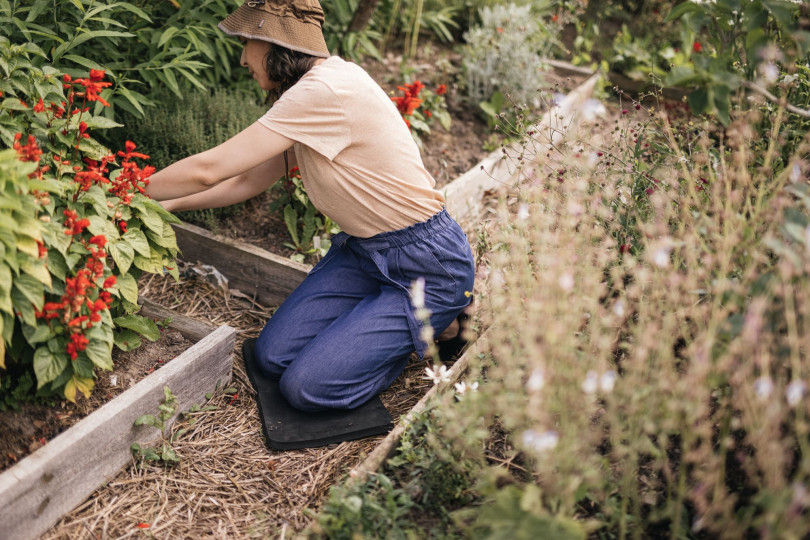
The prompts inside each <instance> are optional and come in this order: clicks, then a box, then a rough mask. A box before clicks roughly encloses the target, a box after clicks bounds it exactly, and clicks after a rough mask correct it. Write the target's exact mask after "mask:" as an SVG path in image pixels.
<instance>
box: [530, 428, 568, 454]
mask: <svg viewBox="0 0 810 540" xmlns="http://www.w3.org/2000/svg"><path fill="white" fill-rule="evenodd" d="M559 442H560V435H559V434H558V433H557V432H556V431H554V430H551V429H550V430H548V431H546V432H544V433H537V432H536V431H535V430H533V429H527V430H526V431H524V432H523V446H525V447H526V448H529V449H531V450H534V451H535V452H538V453H542V452H547V451H548V450H551V449H552V448H554V447H555V446H557V443H559Z"/></svg>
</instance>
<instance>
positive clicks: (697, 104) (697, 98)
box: [688, 88, 709, 115]
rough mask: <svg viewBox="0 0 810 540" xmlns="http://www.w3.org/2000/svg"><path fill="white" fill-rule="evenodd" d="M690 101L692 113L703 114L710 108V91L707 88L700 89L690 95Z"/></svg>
mask: <svg viewBox="0 0 810 540" xmlns="http://www.w3.org/2000/svg"><path fill="white" fill-rule="evenodd" d="M688 101H689V108H690V109H692V113H694V114H697V115H699V114H703V113H704V112H706V108H707V107H708V106H709V91H708V90H706V89H705V88H698V89H697V90H694V91H692V93H690V94H689V97H688Z"/></svg>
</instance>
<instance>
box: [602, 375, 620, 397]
mask: <svg viewBox="0 0 810 540" xmlns="http://www.w3.org/2000/svg"><path fill="white" fill-rule="evenodd" d="M617 377H618V375H617V374H616V372H615V371H613V370H612V369H609V370H608V371H606V372H604V373H602V376H601V377H600V378H599V388H601V389H602V392H605V393H606V394H609V393H610V392H612V391H613V387H614V386H616V379H617Z"/></svg>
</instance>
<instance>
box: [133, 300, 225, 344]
mask: <svg viewBox="0 0 810 540" xmlns="http://www.w3.org/2000/svg"><path fill="white" fill-rule="evenodd" d="M139 301H140V303H141V310H140V311H139V312H138V314H139V315H143V316H144V317H149V318H150V319H155V320H158V321H165V320H168V321H170V323H169V324H170V326H171V327H172V328H173V329H174V330H177V331H178V332H180V333H181V334H183V337H185V338H186V339H188V340H189V341H194V342H197V341H200V340H201V339H203V338H204V337H205V336H207V335H208V334H210V333H211V332H213V331H214V330H216V329H217V327H216V326H214V325H213V324H208V323H205V322H203V321H198V320H197V319H192V318H191V317H186V316H185V315H181V314H179V313H176V312H174V311H172V310H170V309H166V308H165V307H163V306H161V305H158V304H156V303H154V302H152V301H151V300H147V299H145V298H141V299H140V300H139Z"/></svg>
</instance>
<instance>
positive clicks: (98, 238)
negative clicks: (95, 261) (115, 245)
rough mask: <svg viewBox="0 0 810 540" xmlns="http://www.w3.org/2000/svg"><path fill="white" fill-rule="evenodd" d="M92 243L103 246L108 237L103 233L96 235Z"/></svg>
mask: <svg viewBox="0 0 810 540" xmlns="http://www.w3.org/2000/svg"><path fill="white" fill-rule="evenodd" d="M90 243H91V244H93V245H96V246H98V247H100V248H103V247H104V246H105V244H106V243H107V238H106V237H105V236H104V235H103V234H99V235H96V236H94V237H92V238H91V239H90Z"/></svg>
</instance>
